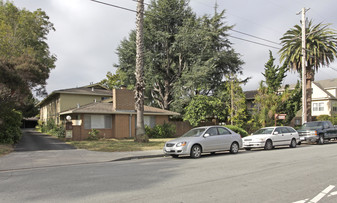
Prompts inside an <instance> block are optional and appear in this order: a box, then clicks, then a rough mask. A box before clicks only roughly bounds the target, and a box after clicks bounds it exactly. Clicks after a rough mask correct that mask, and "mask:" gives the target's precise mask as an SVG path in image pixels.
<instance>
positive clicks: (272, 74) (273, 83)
mask: <svg viewBox="0 0 337 203" xmlns="http://www.w3.org/2000/svg"><path fill="white" fill-rule="evenodd" d="M274 60H275V59H274V58H273V55H272V53H271V52H270V54H269V60H268V62H267V63H266V64H265V69H264V71H265V72H264V73H262V74H263V75H264V76H265V83H266V85H267V86H264V83H263V81H261V83H260V87H259V89H258V94H257V95H256V96H255V101H254V103H255V105H256V107H257V110H256V111H255V112H254V115H253V116H252V120H251V122H253V121H255V122H257V123H258V124H259V125H254V124H252V123H250V125H249V127H250V128H251V129H252V130H253V129H256V128H259V127H266V126H274V125H275V114H287V116H286V120H285V121H284V120H283V121H277V124H288V123H290V121H291V120H292V119H293V118H294V117H295V115H296V112H297V111H298V110H299V109H300V108H301V90H300V85H299V83H297V85H296V87H295V89H294V90H289V87H288V86H286V87H285V88H284V90H283V91H282V92H281V93H280V92H278V91H279V90H280V89H281V84H282V81H283V79H284V78H285V77H286V74H285V72H286V66H287V64H288V62H287V61H286V62H285V63H284V64H283V65H282V66H281V67H279V66H275V65H274Z"/></svg>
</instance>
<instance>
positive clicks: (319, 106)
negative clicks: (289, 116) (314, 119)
mask: <svg viewBox="0 0 337 203" xmlns="http://www.w3.org/2000/svg"><path fill="white" fill-rule="evenodd" d="M312 106H313V108H312V110H313V111H324V103H323V102H319V103H313V105H312Z"/></svg>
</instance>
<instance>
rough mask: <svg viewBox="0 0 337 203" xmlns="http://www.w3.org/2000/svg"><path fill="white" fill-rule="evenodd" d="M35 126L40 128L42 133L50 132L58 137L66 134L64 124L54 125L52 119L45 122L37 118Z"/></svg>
mask: <svg viewBox="0 0 337 203" xmlns="http://www.w3.org/2000/svg"><path fill="white" fill-rule="evenodd" d="M37 128H38V129H40V131H41V132H42V133H47V134H51V135H54V136H57V137H58V138H65V135H66V130H65V128H64V125H62V124H61V125H56V123H55V120H54V119H48V121H47V123H44V122H43V121H41V120H39V121H38V126H37Z"/></svg>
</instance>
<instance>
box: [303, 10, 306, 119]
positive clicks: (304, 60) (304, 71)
mask: <svg viewBox="0 0 337 203" xmlns="http://www.w3.org/2000/svg"><path fill="white" fill-rule="evenodd" d="M305 12H306V10H305V8H302V124H303V123H306V122H307V73H306V72H307V71H306V58H307V57H306V49H305V46H306V45H305V41H306V36H305V30H306V26H305V23H306V21H305Z"/></svg>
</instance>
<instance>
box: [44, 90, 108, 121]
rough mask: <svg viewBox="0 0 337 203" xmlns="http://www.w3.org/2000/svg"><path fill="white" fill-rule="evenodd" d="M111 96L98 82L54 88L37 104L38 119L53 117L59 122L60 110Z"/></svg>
mask: <svg viewBox="0 0 337 203" xmlns="http://www.w3.org/2000/svg"><path fill="white" fill-rule="evenodd" d="M111 98H112V92H111V90H108V89H107V88H105V87H104V86H102V85H99V84H91V85H88V86H84V87H76V88H69V89H62V90H56V91H54V92H52V93H51V94H50V95H48V96H47V97H46V98H45V99H44V100H42V101H41V102H40V103H39V104H38V106H39V107H40V120H42V121H43V122H47V120H48V119H54V120H55V122H56V124H60V123H61V121H60V112H63V111H66V110H69V109H72V108H75V107H80V106H83V105H86V104H90V103H93V102H100V101H103V100H106V99H111Z"/></svg>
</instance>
